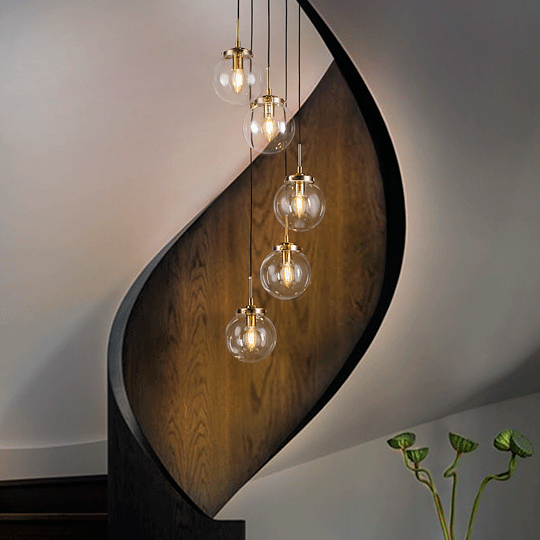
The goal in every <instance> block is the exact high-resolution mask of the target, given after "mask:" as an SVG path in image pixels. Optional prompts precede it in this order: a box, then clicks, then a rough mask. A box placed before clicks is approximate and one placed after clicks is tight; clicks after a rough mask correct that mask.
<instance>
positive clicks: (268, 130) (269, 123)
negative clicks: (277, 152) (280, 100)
mask: <svg viewBox="0 0 540 540" xmlns="http://www.w3.org/2000/svg"><path fill="white" fill-rule="evenodd" d="M263 131H264V134H265V135H266V138H267V139H268V142H270V141H271V140H272V139H273V138H274V137H275V136H276V132H277V125H276V121H275V120H274V116H273V115H271V114H267V115H266V118H265V119H264V122H263Z"/></svg>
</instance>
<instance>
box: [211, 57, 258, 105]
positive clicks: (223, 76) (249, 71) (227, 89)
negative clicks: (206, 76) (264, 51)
mask: <svg viewBox="0 0 540 540" xmlns="http://www.w3.org/2000/svg"><path fill="white" fill-rule="evenodd" d="M231 50H234V49H231ZM241 50H242V49H241ZM244 50H245V49H244ZM228 52H229V51H226V53H228ZM226 53H224V54H225V55H226V56H225V57H224V58H223V59H222V60H221V62H219V64H218V65H217V66H216V68H215V69H214V77H213V83H214V90H215V91H216V94H217V95H218V96H219V97H220V98H221V99H222V100H223V101H226V102H227V103H232V104H233V105H247V104H248V103H249V102H250V101H252V100H254V99H255V98H257V97H259V95H260V93H261V91H262V87H263V81H264V75H263V70H262V68H261V67H260V66H259V64H257V63H256V62H255V61H254V60H253V59H252V58H242V62H241V66H242V67H241V68H239V67H238V63H236V66H237V67H236V69H235V67H234V66H235V62H234V59H233V58H232V57H230V56H229V55H227V54H226Z"/></svg>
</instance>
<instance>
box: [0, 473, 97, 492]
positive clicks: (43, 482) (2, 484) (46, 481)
mask: <svg viewBox="0 0 540 540" xmlns="http://www.w3.org/2000/svg"><path fill="white" fill-rule="evenodd" d="M72 483H73V484H81V485H82V484H87V483H91V484H93V483H102V484H104V485H106V484H107V475H106V474H95V475H90V476H54V477H45V478H21V479H17V480H0V489H3V488H6V487H15V486H29V487H30V486H48V485H55V484H72Z"/></svg>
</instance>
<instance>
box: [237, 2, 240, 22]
mask: <svg viewBox="0 0 540 540" xmlns="http://www.w3.org/2000/svg"><path fill="white" fill-rule="evenodd" d="M236 20H237V21H239V20H240V0H237V2H236Z"/></svg>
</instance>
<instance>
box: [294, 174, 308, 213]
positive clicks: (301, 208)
mask: <svg viewBox="0 0 540 540" xmlns="http://www.w3.org/2000/svg"><path fill="white" fill-rule="evenodd" d="M292 207H293V208H292V209H293V212H294V213H295V215H296V217H298V218H302V217H303V216H304V214H305V213H306V209H307V199H306V195H305V186H304V182H296V183H295V186H294V197H293V199H292Z"/></svg>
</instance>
